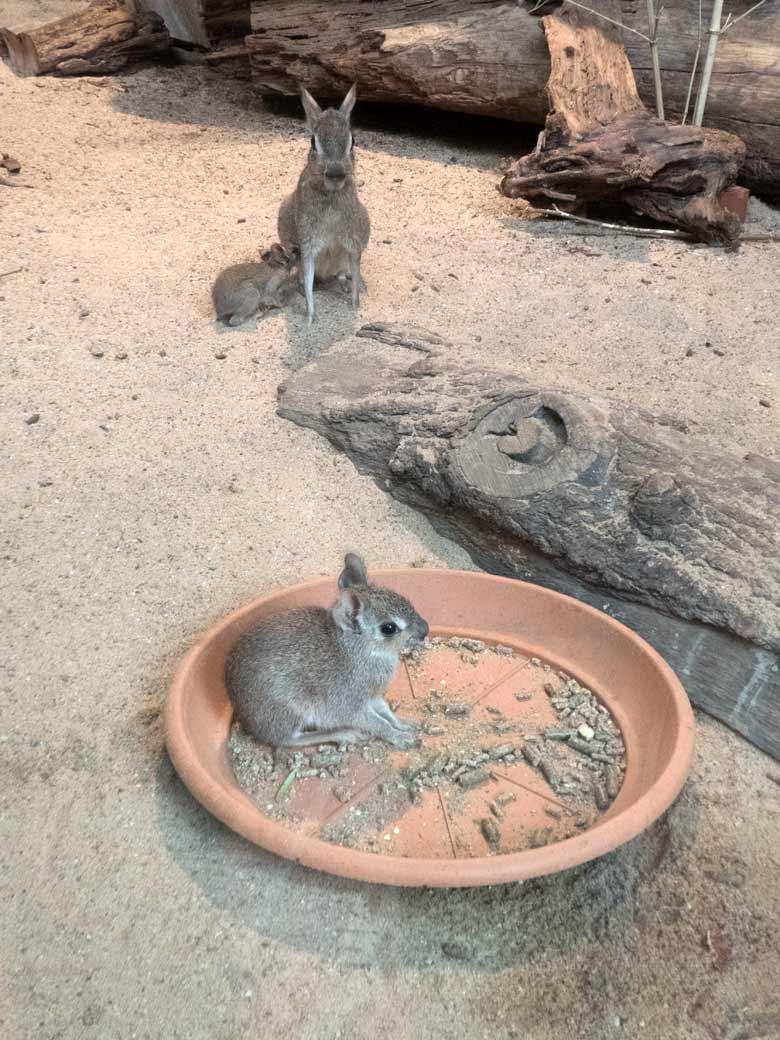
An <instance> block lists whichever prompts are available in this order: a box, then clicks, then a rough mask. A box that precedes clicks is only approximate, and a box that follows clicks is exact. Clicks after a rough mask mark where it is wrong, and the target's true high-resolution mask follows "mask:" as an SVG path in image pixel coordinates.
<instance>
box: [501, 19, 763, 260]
mask: <svg viewBox="0 0 780 1040" xmlns="http://www.w3.org/2000/svg"><path fill="white" fill-rule="evenodd" d="M602 6H603V7H604V8H605V13H609V14H610V15H611V16H614V17H616V18H617V17H619V15H620V8H619V4H618V2H617V0H612V2H611V3H608V4H606V5H602ZM600 9H601V8H600ZM542 23H543V25H544V29H545V34H546V36H547V43H548V45H549V48H550V60H551V71H550V79H549V82H548V84H547V93H548V96H549V99H550V115H549V116H548V117H547V123H546V125H545V129H544V131H543V132H542V134H541V135H540V137H539V143H538V145H537V147H536V149H535V150H534V151H533V152H532V153H531V154H530V155H525V156H523V157H522V158H520V159H518V160H517V162H515V163H513V165H512V166H511V168H510V169H509V171H508V173H507V175H506V176H505V177H504V179H503V180H502V182H501V190H502V192H503V193H504V194H505V195H508V196H509V197H510V198H525V199H530V200H537V199H542V200H543V201H544V202H546V203H550V202H555V201H556V200H563V201H564V202H566V203H567V204H568V203H578V204H579V203H583V202H588V201H594V200H599V199H609V200H610V201H613V202H614V201H617V200H619V201H622V202H625V203H627V204H628V205H629V206H631V207H632V209H634V210H635V211H637V212H639V213H644V214H645V215H647V216H650V217H652V218H653V219H655V220H660V221H662V222H664V223H671V224H675V225H676V226H677V227H679V228H681V229H682V230H684V231H687V232H689V233H691V234H693V235H695V236H696V237H697V238H700V239H702V240H703V241H717V242H733V241H735V240H736V238H737V237H738V235H739V232H740V228H741V222H740V221H739V219H738V218H737V217H736V216H735V215H734V214H733V213H731V212H730V211H729V210H727V209H726V208H725V207H724V206H723V205H722V203H721V202H720V200H719V195H720V193H721V192H722V191H723V190H724V188H726V187H728V186H729V185H731V184H733V183H734V182H735V181H736V179H737V174H738V172H739V169H740V166H741V165H742V162H743V160H744V158H745V146H744V145H743V143H742V141H740V139H739V138H738V137H735V136H734V135H733V134H727V133H725V132H724V131H723V130H711V129H707V128H699V127H689V126H679V125H676V124H672V123H667V122H664V121H662V120H660V119H656V118H655V117H654V116H652V115H651V114H650V112H648V110H647V109H646V108H645V106H644V105H643V104H642V102H641V101H640V100H639V95H638V94H637V90H636V82H635V80H634V73H633V72H632V70H631V65H630V64H629V61H628V58H627V57H626V52H625V49H624V47H623V42H622V33H621V31H620V30H619V29H618V28H616V27H615V26H614V25H611V24H610V23H607V22H604V21H603V20H601V19H598V18H596V17H595V16H594V15H592V14H590V13H588V12H584V11H582V10H580V9H579V8H576V7H569V6H568V5H566V6H564V8H563V9H562V10H561V11H560V13H558V14H554V15H549V16H547V17H545V18H543V19H542Z"/></svg>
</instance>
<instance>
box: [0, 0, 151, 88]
mask: <svg viewBox="0 0 780 1040" xmlns="http://www.w3.org/2000/svg"><path fill="white" fill-rule="evenodd" d="M169 45H170V38H169V35H168V32H167V30H166V28H165V26H164V24H163V20H162V18H160V17H159V15H157V14H154V13H152V12H150V11H147V10H145V9H144V8H143V7H142V6H141V5H140V3H136V2H135V0H95V2H94V3H91V4H89V6H87V7H84V8H83V9H82V10H81V11H78V12H77V13H76V14H71V15H68V16H67V17H65V18H60V19H58V20H57V21H56V22H48V23H47V24H46V25H43V26H41V27H40V28H38V29H32V30H31V31H30V32H22V33H14V32H11V30H10V29H0V52H3V54H4V57H5V58H6V60H7V61H8V63H9V64H10V66H11V68H12V69H13V70H14V71H15V72H16V73H18V74H19V75H20V76H40V75H42V74H44V73H53V74H54V75H57V76H83V75H101V74H103V73H109V72H117V71H119V69H122V68H124V67H125V65H128V64H130V63H131V62H133V61H138V60H140V59H143V58H148V57H151V56H152V55H155V54H160V53H161V52H162V51H165V50H167V49H168V47H169Z"/></svg>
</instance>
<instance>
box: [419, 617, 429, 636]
mask: <svg viewBox="0 0 780 1040" xmlns="http://www.w3.org/2000/svg"><path fill="white" fill-rule="evenodd" d="M417 631H418V633H419V635H420V639H427V638H428V633H429V632H430V629H429V628H428V622H427V621H426V620H425V619H424V618H420V621H419V623H418V625H417Z"/></svg>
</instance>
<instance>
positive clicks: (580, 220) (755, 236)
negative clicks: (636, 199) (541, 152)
mask: <svg viewBox="0 0 780 1040" xmlns="http://www.w3.org/2000/svg"><path fill="white" fill-rule="evenodd" d="M529 211H530V212H531V213H532V214H533V216H535V217H537V216H538V217H547V218H548V219H550V220H552V219H555V218H560V219H562V220H573V221H574V222H575V223H577V224H587V225H588V226H590V227H595V228H601V230H602V231H615V232H618V233H620V234H621V235H634V236H635V237H636V238H667V239H668V238H677V239H680V240H681V241H683V242H698V239H697V238H696V237H695V236H694V235H690V234H688V232H687V231H675V230H674V229H672V228H640V227H632V226H631V225H630V224H610V223H608V222H607V221H605V220H591V219H590V217H580V216H577V215H576V214H574V213H566V212H564V210H562V209H558V207H557V206H552V208H551V209H537V208H536V207H535V206H531V207H529ZM737 242H780V232H778V233H776V234H774V233H772V232H769V231H748V232H747V233H746V234H744V235H740V237H739V238H738V239H737Z"/></svg>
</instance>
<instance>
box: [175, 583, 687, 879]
mask: <svg viewBox="0 0 780 1040" xmlns="http://www.w3.org/2000/svg"><path fill="white" fill-rule="evenodd" d="M371 579H372V581H374V582H375V583H376V584H381V585H386V586H389V587H390V588H393V589H396V590H397V591H398V592H401V593H403V594H404V595H405V596H407V597H408V598H409V599H410V600H411V601H412V603H413V604H414V605H415V607H416V608H417V610H418V611H419V612H420V613H421V614H422V615H423V616H424V617H425V618H426V619H427V620H428V622H429V624H430V626H431V631H432V634H433V635H435V634H443V635H450V634H458V635H463V636H466V635H468V636H472V637H476V638H480V639H483V640H485V641H486V642H488V643H493V644H505V645H507V646H510V647H512V648H513V650H514V656H512V657H509V658H500V659H499V658H498V656H497V655H494V654H490V655H489V656H490V659H491V660H490V662H489V663H486V667H488V668H492V669H493V671H492V672H491V673H490V674H487V673H486V674H485V675H484V676H482V675H481V673H480V672H479V670H477V671H472V673H471V677H470V679H468V680H466V679H465V678H464V679H463V681H464V683H466V685H465V686H463V688H462V689H461V690H460V692H459V694H458V699H462V697H464V696H465V697H466V698H468V699H470V700H471V701H472V702H474V703H475V704H476V702H477V701H479V704H480V706H484V705H485V704H488V703H489V704H491V705H493V706H494V712H496V713H497V712H499V711H501V712H502V713H503V714H504V715H505V716H507V717H511V716H512V715H514V716H515V717H516V719H522V718H523V717H527V715H528V713H529V711H532V709H533V706H534V705H533V698H529V699H528V700H527V701H525V702H522V703H521V702H519V701H518V700H517V698H516V692H517V690H518V688H523V689H529V690H531V691H533V690H534V689H537V690H541V686H542V681H543V680H544V679H545V678H547V677H548V676H549V675H550V674H551V673H550V672H545V671H544V669H543V668H540V667H537V666H534V665H532V664H531V660H530V659H531V658H538V659H540V660H541V661H542V662H543V663H545V664H547V665H549V666H550V667H551V668H552V669H553V670H554V672H556V671H563V672H564V673H566V674H568V675H570V676H573V677H574V678H576V679H577V680H578V681H579V682H580V683H581V684H582V685H584V686H586V687H588V688H589V689H590V690H592V691H593V692H594V693H595V694H596V696H597V697H598V698H599V699H600V700H601V701H602V702H603V704H605V705H606V706H607V707H608V708H609V710H610V712H611V713H612V716H613V718H614V719H615V721H616V723H617V724H618V726H619V727H620V729H621V731H622V734H623V739H624V742H625V745H626V773H625V778H624V781H623V785H622V787H621V789H620V792H619V794H618V796H617V797H616V799H615V800H614V802H613V803H612V804H611V805H610V807H609V809H608V810H607V812H606V813H604V815H603V816H601V817H600V818H599V819H598V821H597V822H596V823H595V824H594V825H593V826H592V827H590V828H589V829H588V830H585V831H583V832H581V833H576V834H574V835H572V836H571V837H568V838H565V839H563V840H554V841H553V842H552V843H551V844H547V845H545V846H544V847H541V848H530V849H527V850H525V851H521V852H511V851H509V852H506V853H498V854H496V853H495V852H494V851H491V850H490V849H488V847H487V845H486V844H485V842H484V840H480V837H479V833H478V828H477V827H475V826H474V822H475V814H476V815H479V812H480V811H481V809H482V808H484V805H486V804H487V802H486V799H489V797H490V792H489V791H488V792H485V791H481V792H476V793H474V795H473V798H474V799H476V802H475V803H474V804H472V805H469V806H468V807H467V811H466V812H465V813H464V814H463V818H461V819H452V818H450V819H447V818H446V817H447V813H446V809H445V805H444V800H443V799H442V798H441V797H437V794H438V792H437V791H431V792H428V793H427V794H426V795H425V797H424V799H423V802H422V804H421V805H420V806H415V807H412V806H410V808H409V812H408V818H407V817H404V819H403V821H401V822H402V826H400V827H398V828H394V827H392V825H391V827H390V829H389V834H390V835H391V836H392V838H391V840H390V841H387V842H386V845H384V846H382V847H381V849H380V851H379V852H378V853H377V852H367V851H357V850H354V849H348V848H343V847H341V846H339V845H334V844H329V843H328V842H326V841H324V840H322V838H321V837H320V836H319V830H320V827H321V826H322V824H323V822H324V821H325V820H328V821H332V820H333V818H334V816H335V815H336V814H338V812H340V811H342V808H341V806H340V803H338V802H336V801H335V800H334V799H332V800H331V802H328V801H327V798H325V799H324V800H323V790H322V788H323V785H322V784H321V783H320V782H319V780H318V779H316V778H314V779H313V780H312V781H311V782H310V781H301V782H296V784H295V785H294V790H295V798H296V800H297V801H296V805H295V815H296V817H297V818H298V822H297V823H295V824H291V823H289V822H280V821H278V820H275V819H272V818H271V817H269V816H266V815H265V814H264V813H263V812H262V811H261V810H260V809H258V808H257V807H256V806H255V805H254V804H253V803H252V801H251V800H250V799H249V797H248V796H247V795H246V794H245V793H244V792H243V790H242V789H241V788H240V787H239V786H238V783H237V782H236V779H235V776H234V774H233V771H232V768H231V765H230V759H229V753H228V738H229V733H230V724H231V719H232V710H231V706H230V703H229V700H228V696H227V693H226V690H225V684H224V665H225V658H226V655H227V653H228V652H229V650H230V649H231V647H232V646H233V644H234V643H235V642H236V640H237V639H238V637H239V636H240V635H241V634H242V632H244V631H245V630H246V629H247V628H248V627H251V626H252V625H254V624H256V623H257V622H258V621H260V620H261V619H262V618H264V617H266V616H268V615H269V614H272V613H276V612H278V611H280V610H285V609H287V608H290V607H297V606H303V605H320V606H329V605H330V603H331V602H332V601H333V599H334V597H335V592H336V590H335V583H334V581H333V579H332V578H320V579H316V580H313V581H308V582H305V583H304V584H302V585H296V586H294V587H292V588H289V589H283V590H282V591H280V592H275V593H273V594H272V595H270V596H265V597H263V598H262V599H259V600H256V601H255V602H253V603H250V604H249V605H248V606H246V607H243V608H242V609H241V610H238V611H236V612H235V613H234V614H231V615H230V616H229V617H227V618H226V619H225V620H223V621H221V622H219V624H217V625H215V626H214V627H213V628H211V629H210V630H209V631H208V632H207V633H206V634H205V635H204V636H203V638H202V639H201V640H200V641H199V642H198V643H197V644H196V645H195V646H194V647H193V649H192V650H191V651H190V652H189V653H188V654H187V656H186V657H185V658H184V660H183V661H182V663H181V665H180V667H179V669H178V671H177V673H176V676H175V678H174V681H173V684H172V686H171V689H170V692H169V695H168V701H167V704H166V711H165V726H166V743H167V747H168V753H169V754H170V756H171V759H172V761H173V764H174V766H175V768H176V770H177V771H178V773H179V775H180V776H181V778H182V780H183V781H184V783H185V784H186V785H187V787H188V788H189V790H190V791H191V792H192V794H193V795H194V796H195V798H197V799H198V801H200V802H201V803H202V804H203V805H204V806H205V807H206V808H207V809H208V810H209V811H210V812H212V813H213V814H214V815H215V816H216V817H217V818H218V819H220V820H221V821H222V822H223V823H225V824H227V826H228V827H231V828H232V829H233V830H234V831H237V832H238V833H239V834H241V835H243V836H244V837H245V838H247V839H248V840H249V841H251V842H254V843H255V844H257V845H260V846H262V847H263V848H265V849H268V850H270V851H271V852H274V853H276V854H277V855H279V856H283V857H285V858H287V859H291V860H294V861H295V862H297V863H301V864H304V865H306V866H309V867H314V868H316V869H318V870H323V871H327V872H329V873H332V874H338V875H341V876H342V877H348V878H354V879H357V880H360V881H370V882H377V883H383V884H389V885H410V886H423V885H424V886H435V887H461V886H467V885H489V884H498V883H503V882H509V881H518V880H522V879H526V878H533V877H539V876H541V875H543V874H551V873H554V872H555V871H559V870H564V869H566V868H568V867H573V866H575V865H576V864H579V863H584V862H586V861H587V860H591V859H594V858H595V857H597V856H602V855H603V854H604V853H606V852H609V851H610V850H611V849H614V848H616V847H617V846H618V845H621V844H623V843H624V842H626V841H629V840H630V839H631V838H633V837H635V836H636V835H637V834H639V833H640V831H642V830H643V829H644V828H645V827H647V826H648V825H649V824H650V823H652V822H653V820H655V819H657V818H658V816H660V815H661V813H663V812H664V810H665V809H667V808H668V807H669V806H670V805H671V804H672V802H673V801H674V799H675V798H676V797H677V794H678V793H679V791H680V789H681V787H682V785H683V783H684V781H685V777H686V775H687V773H688V769H689V766H690V762H691V755H692V751H693V729H694V727H693V715H692V712H691V708H690V704H689V703H688V698H687V697H686V694H685V691H684V690H683V688H682V686H681V684H680V682H679V681H678V679H677V677H676V676H675V675H674V673H673V672H672V670H671V669H670V668H669V666H668V665H667V664H666V663H665V662H664V660H663V659H662V658H661V657H660V656H659V655H658V654H657V653H656V652H655V651H654V650H653V649H652V648H651V647H650V646H648V645H647V643H645V642H644V641H643V640H642V639H640V638H639V636H637V635H635V634H634V633H633V632H631V631H630V630H629V629H627V628H626V627H624V626H623V625H621V624H619V623H618V622H616V621H614V620H613V619H612V618H610V617H607V616H605V615H604V614H601V613H599V611H597V610H594V609H592V608H591V607H588V606H585V605H584V604H582V603H579V602H578V601H577V600H574V599H570V598H569V597H567V596H561V595H559V594H558V593H555V592H551V591H549V590H547V589H543V588H540V587H539V586H536V585H528V584H526V583H524V582H519V581H512V580H509V579H505V578H497V577H493V576H491V575H486V574H479V573H471V572H466V571H448V570H416V569H415V570H395V571H384V572H373V573H372V574H371ZM483 656H484V658H485V661H486V662H487V657H488V655H483ZM499 661H500V662H501V663H500V668H502V669H503V671H500V670H499V671H498V672H497V671H496V669H497V668H499V664H498V663H497V662H499ZM450 664H451V666H452V669H454V671H455V672H457V664H456V663H453V662H450ZM469 667H472V666H470V665H463V669H467V668H469ZM409 675H410V673H409V669H406V668H403V667H402V668H400V669H399V673H398V676H397V678H396V682H395V683H394V686H393V688H392V691H391V693H392V694H393V696H390V695H389V696H390V699H394V698H395V699H398V700H401V701H404V700H406V702H407V703H406V704H404V705H402V707H401V709H400V711H399V713H400V714H401V715H406V716H409V715H410V714H413V712H414V695H415V691H414V689H413V684H410V678H409ZM447 681H448V682H449V683H450V685H449V686H448V691H449V690H451V689H452V684H453V683H455V685H457V682H458V677H457V676H454V677H453V676H450V678H449V679H448V680H447ZM469 683H470V685H468V684H469ZM480 683H482V685H481V687H480ZM467 686H468V689H467ZM464 691H465V692H464ZM418 693H419V691H418ZM538 696H539V698H540V702H539V706H540V707H541V701H542V699H543V698H542V694H541V693H539V694H538ZM418 708H419V702H418ZM534 714H538V713H534ZM426 740H427V738H426ZM403 754H404V753H403V752H394V753H393V757H394V758H398V756H399V755H400V756H402V755H403ZM358 764H359V767H360V768H362V769H363V770H364V772H365V771H366V769H367V768H368V767H367V766H366V764H365V762H364V761H363V760H362V759H360V760H359V763H358ZM524 768H529V769H530V767H524ZM376 779H378V776H377V775H376V774H374V775H373V776H372V775H369V774H368V773H366V776H365V782H363V780H362V779H361V783H360V784H358V785H357V786H358V787H359V788H360V793H361V795H362V794H363V793H364V792H365V791H368V790H370V788H371V785H372V783H373V782H374V780H376ZM507 782H510V783H514V786H513V788H512V789H513V790H516V791H517V793H518V798H517V799H516V804H517V805H518V806H519V807H520V808H518V810H517V813H518V816H517V819H516V820H515V821H514V824H513V825H516V826H517V827H520V828H522V827H523V826H528V824H529V820H530V821H533V819H534V818H535V819H536V820H537V822H539V820H540V819H541V811H543V807H544V805H545V804H549V802H551V801H553V800H554V799H553V798H552V797H551V792H550V791H549V790H548V791H545V790H543V789H542V788H541V787H539V786H538V784H535V782H534V781H533V780H532V779H529V780H528V781H527V782H526V781H525V780H523V778H522V776H519V778H518V776H516V777H515V781H512V780H511V778H507ZM540 810H541V811H540ZM344 811H345V810H344ZM524 814H525V815H524ZM528 814H530V816H529V815H528ZM547 822H549V820H548V821H547ZM396 831H397V832H398V834H397V835H396V834H395V832H396ZM380 844H381V843H380Z"/></svg>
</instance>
